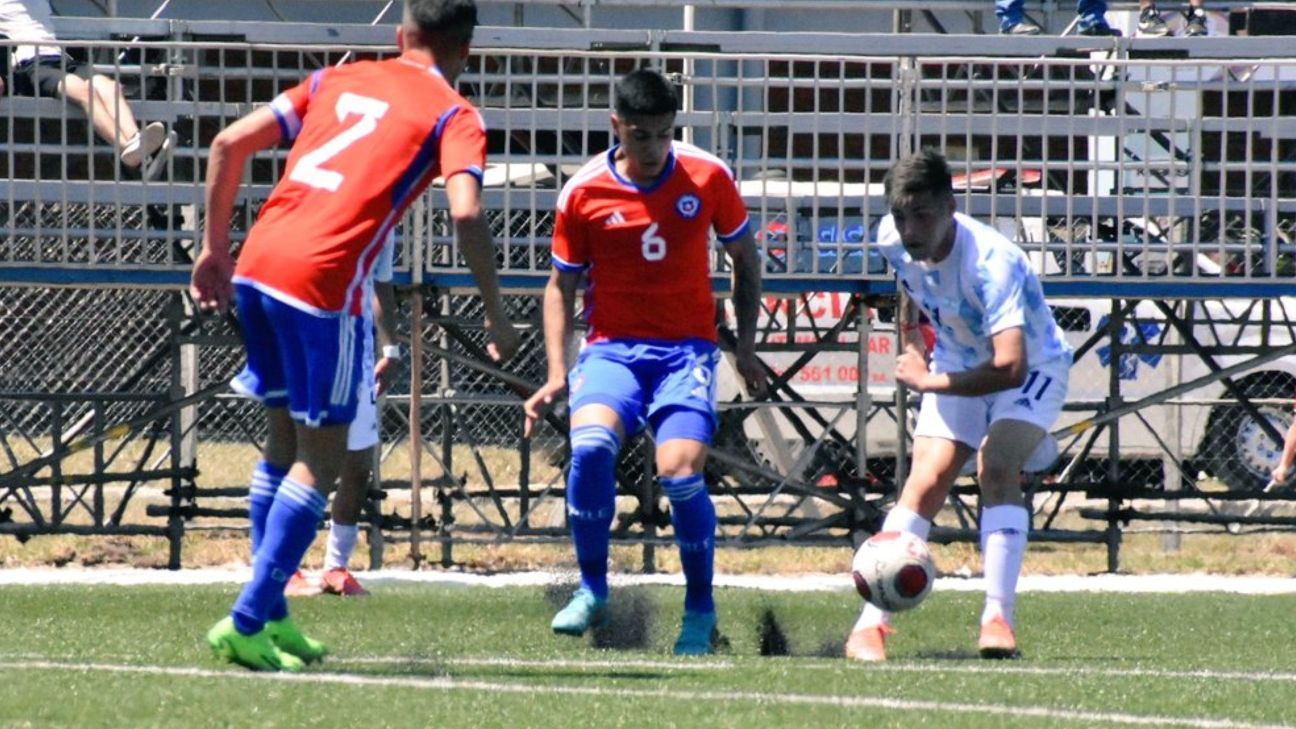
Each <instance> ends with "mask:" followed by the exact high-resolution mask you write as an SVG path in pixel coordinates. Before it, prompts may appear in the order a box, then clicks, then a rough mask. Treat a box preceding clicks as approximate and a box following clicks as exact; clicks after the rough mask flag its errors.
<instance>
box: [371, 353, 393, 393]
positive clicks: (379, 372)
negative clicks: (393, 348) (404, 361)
mask: <svg viewBox="0 0 1296 729" xmlns="http://www.w3.org/2000/svg"><path fill="white" fill-rule="evenodd" d="M393 363H395V360H393V359H392V358H391V357H383V358H381V359H379V360H378V363H377V364H375V365H374V388H375V390H376V391H377V393H378V394H379V395H381V394H383V393H384V392H387V388H389V387H391V384H392V380H395V379H396V368H395V367H393V366H392V365H393Z"/></svg>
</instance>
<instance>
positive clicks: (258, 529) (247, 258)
mask: <svg viewBox="0 0 1296 729" xmlns="http://www.w3.org/2000/svg"><path fill="white" fill-rule="evenodd" d="M476 24H477V8H476V5H475V4H474V2H473V0H406V3H405V8H404V15H403V17H402V20H401V24H400V26H399V28H398V30H397V33H396V42H397V46H398V47H399V48H400V50H401V54H400V56H399V57H398V58H393V59H389V60H384V61H367V62H360V63H352V64H348V65H345V66H339V67H334V68H326V69H323V70H320V71H317V72H315V73H314V74H313V75H312V76H311V77H310V78H309V79H307V80H306V81H305V82H303V83H301V84H300V85H298V86H295V87H293V88H291V89H289V90H288V91H286V92H284V93H283V94H280V95H279V96H278V97H276V98H275V100H274V101H273V102H272V103H271V104H270V105H269V106H268V107H264V108H261V109H258V110H256V111H253V112H252V113H251V114H248V115H247V116H245V117H243V118H242V119H239V120H238V121H236V122H234V123H233V124H231V125H230V126H229V127H227V128H226V129H225V130H223V131H222V132H221V133H220V134H218V135H217V136H216V138H215V140H213V142H212V145H211V149H210V158H209V162H208V167H207V220H206V227H205V229H204V235H203V250H202V253H201V254H200V255H199V257H198V260H197V261H196V262H195V264H194V271H193V280H192V283H191V292H192V293H193V296H194V299H195V301H197V302H198V305H199V306H200V307H201V308H202V309H204V310H216V309H222V308H224V307H226V306H227V305H228V304H229V303H230V302H231V300H234V301H236V303H237V310H238V316H239V322H240V324H241V326H242V329H243V338H244V346H245V349H246V350H247V358H248V362H247V366H246V367H245V368H244V370H243V372H241V373H240V374H239V376H238V377H237V378H236V379H235V381H234V382H233V383H232V384H233V386H234V388H235V389H236V390H238V391H240V392H243V393H245V394H247V395H250V396H252V397H255V398H257V399H259V400H261V402H262V403H263V404H264V405H265V408H266V414H267V420H268V426H269V436H268V438H267V440H266V446H265V450H264V453H263V460H262V461H261V462H260V463H259V464H258V465H257V468H256V471H255V473H254V474H253V480H252V489H251V495H252V505H251V517H252V540H253V545H254V546H253V548H254V557H253V576H252V580H251V581H250V582H249V583H248V584H247V585H246V586H245V587H244V589H243V592H242V594H240V595H239V598H238V600H237V601H236V602H235V603H234V607H233V609H232V611H231V614H230V616H229V617H227V618H225V619H224V620H222V621H220V622H218V623H217V624H216V625H215V626H213V627H212V629H211V630H210V631H208V634H207V641H208V643H209V644H210V645H211V647H212V649H213V650H214V651H215V652H216V653H217V655H219V656H221V657H223V658H225V659H227V660H230V661H232V662H235V663H239V664H241V665H244V666H246V667H248V668H251V669H253V670H289V671H294V670H300V669H301V667H302V665H303V662H309V661H313V660H318V659H319V658H321V657H322V656H323V655H324V652H325V649H324V646H322V645H321V644H320V643H319V642H318V641H315V640H313V639H310V638H308V637H306V636H305V635H303V634H302V633H301V632H300V631H299V630H298V629H297V628H296V626H295V625H293V623H292V620H291V619H290V618H289V617H288V609H287V603H286V601H285V600H284V598H283V590H284V583H285V582H286V581H287V580H288V578H289V576H290V575H292V574H293V572H295V571H296V569H297V567H298V566H299V564H300V563H301V559H302V556H303V555H304V554H305V553H306V550H307V548H308V547H309V546H310V543H311V541H312V540H313V539H314V537H315V531H316V525H317V524H318V523H319V520H320V516H321V514H322V513H323V510H324V505H325V501H326V496H327V494H328V492H329V491H330V490H331V489H332V488H333V486H334V484H335V482H336V481H337V477H338V472H339V469H340V468H341V465H342V460H343V457H344V454H345V453H346V436H347V427H348V424H349V423H350V422H351V420H352V419H353V417H354V415H355V411H356V403H357V399H358V396H359V392H360V391H361V390H363V389H365V388H367V386H368V383H363V384H362V383H360V382H359V380H360V373H361V371H362V369H363V368H362V367H361V365H360V362H359V360H360V357H361V356H362V352H361V349H362V346H363V345H362V343H363V341H364V336H363V333H362V331H361V329H360V327H361V326H362V320H363V317H362V316H361V303H362V298H363V296H364V295H365V281H366V279H367V277H368V276H369V273H370V268H371V267H372V266H373V263H374V260H375V258H377V256H378V254H379V252H380V251H381V249H382V246H383V243H384V241H385V240H386V238H387V235H388V233H389V232H390V230H391V228H392V226H394V225H395V224H396V222H397V221H398V220H399V219H400V217H401V214H402V213H403V212H404V211H405V209H406V207H408V205H409V204H410V202H411V201H412V200H413V199H414V198H415V197H417V196H418V195H419V194H420V193H421V192H422V191H423V190H424V189H425V188H426V187H427V185H428V183H429V182H431V180H432V179H433V178H435V177H437V176H438V175H441V176H443V177H444V178H445V180H446V196H447V198H448V199H449V202H450V217H451V219H452V220H453V221H454V225H455V231H456V234H457V237H458V240H459V242H460V250H461V251H462V252H463V254H464V258H465V260H466V261H467V263H468V266H469V268H470V269H471V271H472V273H473V276H474V277H475V279H476V280H477V284H478V286H479V288H480V290H481V295H482V300H483V302H484V304H485V307H486V318H487V329H488V332H489V333H490V336H491V339H492V340H493V341H492V342H491V344H490V345H489V346H488V350H489V351H490V352H491V353H492V355H493V356H495V357H497V358H503V357H507V356H509V355H511V354H512V352H513V351H514V350H515V349H516V348H517V344H518V336H517V333H516V332H515V331H514V330H513V328H512V325H511V324H510V323H509V321H508V319H507V317H506V316H505V313H504V309H503V303H502V302H501V300H500V295H499V286H498V277H497V274H496V271H495V256H494V249H493V245H492V240H491V235H490V229H489V227H488V226H487V222H486V219H485V217H484V215H483V214H482V209H481V200H480V185H481V175H482V170H483V167H484V166H485V162H486V135H485V129H484V126H483V123H482V119H481V116H480V115H479V114H478V113H477V110H476V109H474V108H473V106H472V105H471V104H470V103H469V102H468V101H467V100H465V99H464V98H463V97H462V96H460V95H459V94H458V93H456V92H455V90H454V87H453V83H454V80H455V78H457V77H458V75H459V73H460V72H461V71H462V70H463V68H464V65H465V63H466V60H467V57H468V51H469V44H470V42H471V40H472V33H473V29H474V28H475V27H476ZM285 139H287V140H293V145H292V150H291V152H290V153H289V155H288V161H287V166H286V167H285V169H284V175H283V178H282V179H281V180H280V182H279V184H278V185H276V186H275V189H274V190H273V192H272V193H271V195H270V198H269V199H268V200H267V201H266V203H265V205H264V206H263V207H262V209H261V213H260V216H259V217H258V219H257V222H256V224H255V225H254V226H253V228H252V230H251V232H250V233H249V234H248V238H247V241H246V242H245V243H244V246H243V249H242V251H241V253H240V254H239V260H238V264H237V267H235V266H234V264H233V262H232V259H231V257H230V252H229V247H230V246H229V220H230V215H231V213H232V210H233V204H234V198H235V196H236V194H237V192H238V187H239V181H240V178H241V176H242V170H243V165H244V162H245V161H246V160H247V157H248V156H250V155H251V154H253V153H254V152H256V151H258V150H261V149H265V148H267V147H270V146H272V145H274V144H277V143H278V142H280V141H281V140H285Z"/></svg>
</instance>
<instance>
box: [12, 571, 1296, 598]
mask: <svg viewBox="0 0 1296 729" xmlns="http://www.w3.org/2000/svg"><path fill="white" fill-rule="evenodd" d="M355 574H356V577H357V578H359V579H360V581H361V582H362V583H364V584H366V585H370V583H372V585H371V586H374V587H378V588H380V589H381V588H382V587H384V586H387V585H405V584H428V585H440V586H453V587H528V586H530V587H535V586H543V585H551V584H561V583H566V582H570V583H574V582H575V581H576V573H575V572H574V571H572V572H509V573H501V574H490V575H487V574H473V573H465V572H441V571H436V570H427V571H418V572H414V571H410V570H402V569H390V570H382V571H379V572H357V573H355ZM251 575H252V572H251V569H250V568H247V567H229V568H201V569H183V570H177V571H174V572H172V571H169V570H146V569H130V568H107V569H94V568H91V569H78V568H35V569H6V570H0V586H4V585H58V584H71V585H205V584H231V583H233V584H237V583H243V582H246V581H247V580H248V579H249V578H250V577H251ZM610 580H611V582H612V584H613V585H615V586H627V585H673V586H683V584H684V578H683V576H682V575H679V574H657V575H634V574H619V575H611V576H610ZM715 584H716V586H717V587H726V588H739V589H753V590H762V591H767V592H821V591H827V592H839V591H840V592H853V591H854V583H852V582H851V578H850V576H849V575H846V574H840V575H838V574H809V575H725V574H719V575H716V577H715ZM933 589H934V590H935V591H936V592H944V591H949V592H983V591H984V590H985V581H984V580H982V579H980V578H963V577H953V576H943V577H941V578H940V579H938V580H936V583H935V585H934V586H933ZM1017 589H1018V591H1019V592H1097V593H1170V594H1183V593H1189V592H1223V593H1231V594H1238V595H1285V594H1293V593H1296V579H1293V578H1291V577H1250V576H1230V575H1206V574H1182V575H1024V576H1023V577H1022V578H1021V579H1020V580H1019V581H1018V583H1017Z"/></svg>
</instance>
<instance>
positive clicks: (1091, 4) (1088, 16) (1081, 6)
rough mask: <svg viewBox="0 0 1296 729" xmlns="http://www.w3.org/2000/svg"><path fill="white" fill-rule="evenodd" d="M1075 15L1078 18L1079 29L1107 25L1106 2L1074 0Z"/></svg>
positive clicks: (1103, 0)
mask: <svg viewBox="0 0 1296 729" xmlns="http://www.w3.org/2000/svg"><path fill="white" fill-rule="evenodd" d="M1076 16H1077V17H1078V18H1079V19H1080V30H1081V31H1084V30H1087V29H1089V28H1095V27H1106V26H1107V3H1106V2H1105V0H1076Z"/></svg>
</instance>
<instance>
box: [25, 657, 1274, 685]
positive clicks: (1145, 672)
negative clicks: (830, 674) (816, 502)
mask: <svg viewBox="0 0 1296 729" xmlns="http://www.w3.org/2000/svg"><path fill="white" fill-rule="evenodd" d="M11 657H13V656H12V655H8V654H6V655H4V656H0V658H11ZM22 657H23V658H44V656H35V655H31V654H23V655H22ZM789 658H794V659H795V660H796V661H797V663H796V668H797V670H802V669H809V670H842V669H846V670H859V671H878V672H881V673H964V674H989V675H996V676H1002V675H1004V674H1018V675H1024V676H1096V677H1099V678H1155V679H1173V680H1183V679H1190V680H1191V679H1204V680H1209V681H1246V682H1256V681H1273V682H1277V683H1296V673H1293V672H1281V671H1250V672H1248V671H1211V670H1206V669H1202V670H1194V671H1170V670H1163V669H1157V668H1087V667H1077V668H1066V667H1061V666H1057V667H1050V666H1022V665H1017V666H1012V665H1005V664H1004V663H1002V662H996V663H994V664H992V665H970V666H969V665H960V664H957V663H945V662H920V663H909V662H899V661H888V662H886V663H881V664H866V663H857V662H854V661H847V660H846V659H844V658H843V659H839V660H836V661H831V662H823V661H811V662H806V661H804V659H799V658H795V657H791V656H790V657H789ZM332 660H335V661H337V662H338V663H342V664H356V665H399V664H404V665H415V666H493V667H500V668H591V669H606V668H623V669H658V670H665V671H718V670H733V669H735V668H740V667H742V666H740V664H737V663H733V662H730V661H706V662H671V661H645V660H634V659H627V660H616V661H608V660H602V661H585V660H576V659H566V658H557V659H526V658H502V657H490V656H487V657H476V658H475V657H468V656H458V657H447V658H409V657H403V656H357V657H355V658H350V657H342V656H337V657H334V658H333V659H332ZM765 660H766V661H769V660H781V659H765ZM750 665H751V666H753V667H754V666H759V665H761V664H760V663H752V664H750Z"/></svg>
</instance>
